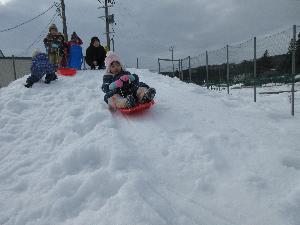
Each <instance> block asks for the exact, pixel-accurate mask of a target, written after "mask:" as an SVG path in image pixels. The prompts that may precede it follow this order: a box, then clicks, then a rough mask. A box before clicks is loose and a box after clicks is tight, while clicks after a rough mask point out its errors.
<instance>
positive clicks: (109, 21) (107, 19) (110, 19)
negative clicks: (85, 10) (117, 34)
mask: <svg viewBox="0 0 300 225" xmlns="http://www.w3.org/2000/svg"><path fill="white" fill-rule="evenodd" d="M98 1H99V0H98ZM99 2H100V1H99ZM100 3H101V2H100ZM108 3H110V4H111V5H108ZM113 4H115V2H114V1H113V0H105V3H104V6H102V7H98V9H100V8H104V10H105V16H99V17H98V18H105V31H106V32H105V35H106V46H107V48H108V50H110V41H111V40H112V39H111V38H110V33H114V32H110V31H109V25H110V24H113V23H115V19H114V14H111V15H109V14H108V7H112V6H113ZM113 44H114V43H113Z"/></svg>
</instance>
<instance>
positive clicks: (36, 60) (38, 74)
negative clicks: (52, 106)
mask: <svg viewBox="0 0 300 225" xmlns="http://www.w3.org/2000/svg"><path fill="white" fill-rule="evenodd" d="M30 70H31V75H30V76H29V77H28V78H27V80H26V84H25V85H24V86H25V87H27V88H30V87H32V85H33V84H34V83H36V82H38V81H39V80H40V79H41V78H42V77H43V76H44V75H45V74H46V77H45V83H46V84H49V83H50V82H51V81H53V80H56V79H57V76H56V74H55V66H54V65H53V64H52V63H50V62H49V60H48V58H47V55H46V54H45V53H42V52H40V51H38V50H36V51H34V52H33V54H32V63H31V68H30Z"/></svg>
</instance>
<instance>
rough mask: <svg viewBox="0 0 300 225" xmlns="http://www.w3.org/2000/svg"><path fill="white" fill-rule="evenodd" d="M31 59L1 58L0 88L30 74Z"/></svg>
mask: <svg viewBox="0 0 300 225" xmlns="http://www.w3.org/2000/svg"><path fill="white" fill-rule="evenodd" d="M30 65H31V57H14V56H12V57H0V88H1V87H6V86H7V85H8V84H9V83H11V82H12V81H14V80H16V79H19V78H21V77H23V76H24V75H26V74H29V73H30Z"/></svg>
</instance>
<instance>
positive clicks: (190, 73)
mask: <svg viewBox="0 0 300 225" xmlns="http://www.w3.org/2000/svg"><path fill="white" fill-rule="evenodd" d="M188 58H189V79H190V83H191V82H192V71H191V56H189V57H188Z"/></svg>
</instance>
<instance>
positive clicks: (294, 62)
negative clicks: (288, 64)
mask: <svg viewBox="0 0 300 225" xmlns="http://www.w3.org/2000/svg"><path fill="white" fill-rule="evenodd" d="M295 75H296V25H294V26H293V51H292V90H291V92H292V112H291V113H292V116H294V115H295Z"/></svg>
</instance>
